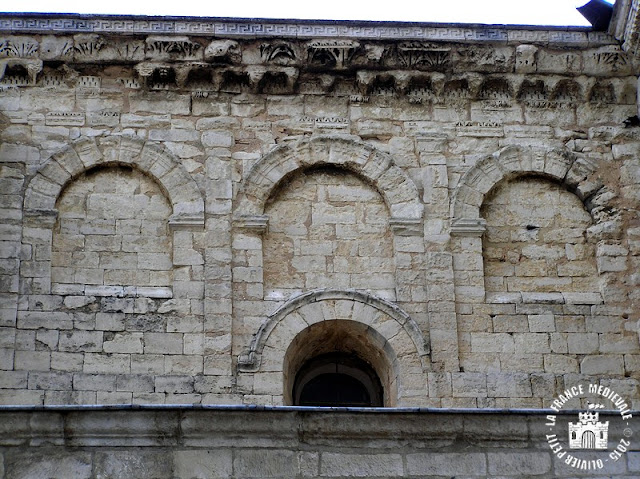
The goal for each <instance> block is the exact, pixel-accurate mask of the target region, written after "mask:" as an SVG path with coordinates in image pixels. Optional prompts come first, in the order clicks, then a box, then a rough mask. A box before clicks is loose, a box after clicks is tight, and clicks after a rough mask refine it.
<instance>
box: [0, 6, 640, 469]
mask: <svg viewBox="0 0 640 479" xmlns="http://www.w3.org/2000/svg"><path fill="white" fill-rule="evenodd" d="M30 19H31V17H29V16H21V15H15V16H10V15H4V16H3V18H2V19H0V89H1V91H0V142H1V143H0V195H1V196H0V201H1V204H2V208H1V210H0V214H1V215H2V216H1V218H2V220H1V222H0V314H1V316H0V403H2V404H23V405H43V404H44V405H56V404H176V403H185V404H220V403H223V404H261V405H281V404H291V401H292V397H291V394H292V393H291V387H292V384H293V380H294V378H295V375H296V373H297V371H298V369H299V368H300V367H301V366H302V365H303V363H304V361H305V360H308V359H311V357H312V356H313V354H324V353H331V352H340V353H349V354H356V355H358V356H360V357H361V358H362V359H364V360H366V361H367V362H368V363H370V364H371V366H372V368H373V369H374V370H375V372H376V373H377V374H378V376H380V379H381V382H382V384H383V386H384V388H385V395H384V396H385V405H387V406H396V405H397V406H423V407H470V408H486V407H497V408H502V407H507V408H522V407H526V408H543V407H547V406H549V404H550V403H551V401H553V398H554V397H556V396H557V395H558V394H559V393H561V392H562V391H564V390H565V389H567V388H568V387H571V386H573V385H575V384H578V383H587V382H597V383H600V384H603V385H605V386H609V387H611V388H613V389H615V390H616V391H617V392H618V393H620V394H621V395H624V396H625V397H627V398H629V401H632V402H633V404H634V406H635V407H638V405H639V404H640V391H639V389H638V381H639V380H640V341H639V337H638V321H639V320H640V313H639V311H640V287H639V286H640V275H639V274H638V271H639V267H640V225H639V216H638V211H639V210H638V204H639V201H640V196H639V194H638V191H639V188H638V186H639V185H640V164H639V161H638V155H639V154H640V133H639V130H638V127H637V126H636V125H635V123H634V120H633V117H634V115H636V114H637V105H636V97H637V95H636V93H637V91H636V90H637V79H636V75H637V65H636V59H635V57H634V55H633V53H632V52H627V51H625V50H623V49H622V48H621V47H620V45H619V43H618V41H617V40H616V39H615V38H614V37H612V36H610V35H608V34H607V33H603V32H592V31H588V30H585V29H565V28H557V29H547V28H539V29H533V28H524V27H490V28H489V27H486V28H485V27H474V26H459V27H455V26H447V25H443V26H442V25H441V26H426V25H425V26H422V25H403V24H398V25H393V26H388V25H384V24H366V23H365V24H359V23H348V22H347V23H339V24H337V26H336V25H333V24H331V25H329V24H326V23H322V22H318V23H314V22H310V23H304V22H303V23H295V22H284V21H282V22H276V21H274V22H251V21H233V20H225V21H222V20H220V21H210V20H206V19H205V20H196V19H184V20H179V21H178V20H175V19H173V20H172V19H154V20H148V19H135V18H125V19H114V18H101V17H79V16H70V17H56V16H43V17H38V18H36V17H33V19H31V20H30ZM32 20H33V21H32ZM625 121H626V122H627V124H625ZM575 406H576V407H577V406H578V404H576V405H575ZM582 406H585V404H582ZM403 457H404V456H403ZM482 457H483V459H482V461H485V462H483V464H490V461H489V460H488V459H487V457H488V456H482ZM403 461H404V459H403V460H402V461H401V462H402V464H403V466H402V468H403V469H402V471H403V472H407V470H406V467H408V466H407V465H406V464H408V462H406V463H405V462H403ZM487 461H489V462H487ZM487 467H490V466H487ZM545 473H546V472H545ZM323 474H324V473H323ZM327 474H328V473H327Z"/></svg>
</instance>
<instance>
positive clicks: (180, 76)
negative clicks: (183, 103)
mask: <svg viewBox="0 0 640 479" xmlns="http://www.w3.org/2000/svg"><path fill="white" fill-rule="evenodd" d="M192 69H193V65H175V66H174V68H173V70H174V71H175V73H176V85H178V86H179V87H180V88H182V87H184V86H185V85H186V84H187V79H188V78H189V72H191V70H192Z"/></svg>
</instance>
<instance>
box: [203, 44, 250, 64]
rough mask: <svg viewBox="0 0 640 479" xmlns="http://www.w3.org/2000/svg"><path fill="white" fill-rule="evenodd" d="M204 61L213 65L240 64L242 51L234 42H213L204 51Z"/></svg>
mask: <svg viewBox="0 0 640 479" xmlns="http://www.w3.org/2000/svg"><path fill="white" fill-rule="evenodd" d="M204 59H205V61H207V62H215V63H231V64H236V63H240V61H241V60H242V50H241V49H240V45H239V44H238V42H236V41H234V40H214V41H212V42H211V43H210V44H209V45H208V46H207V48H206V49H205V51H204Z"/></svg>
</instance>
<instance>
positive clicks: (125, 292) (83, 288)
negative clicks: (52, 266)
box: [51, 284, 173, 299]
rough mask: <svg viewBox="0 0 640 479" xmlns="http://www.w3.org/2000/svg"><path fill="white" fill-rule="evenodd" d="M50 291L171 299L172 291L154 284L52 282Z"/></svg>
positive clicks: (64, 293) (55, 292)
mask: <svg viewBox="0 0 640 479" xmlns="http://www.w3.org/2000/svg"><path fill="white" fill-rule="evenodd" d="M51 291H52V292H53V293H54V294H60V295H69V294H73V295H76V294H84V295H85V296H100V297H117V298H123V297H135V298H157V299H171V298H173V291H172V290H171V288H165V287H156V286H89V285H65V284H53V285H52V288H51Z"/></svg>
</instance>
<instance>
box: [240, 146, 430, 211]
mask: <svg viewBox="0 0 640 479" xmlns="http://www.w3.org/2000/svg"><path fill="white" fill-rule="evenodd" d="M316 165H333V166H336V167H339V168H344V169H347V170H349V171H352V172H353V173H355V174H357V175H359V176H361V177H363V178H364V179H365V180H366V181H367V182H368V183H370V184H372V185H373V186H374V187H375V188H376V189H377V190H378V191H379V192H380V194H381V195H382V196H383V198H384V199H385V202H386V203H387V206H388V207H389V210H390V211H391V215H392V217H397V218H406V219H413V220H420V219H422V215H423V210H424V207H423V205H422V203H421V201H420V196H419V194H418V190H417V188H416V186H415V184H414V183H413V181H412V180H411V178H409V177H408V176H407V174H406V173H405V172H404V171H403V170H402V169H400V168H398V167H397V166H395V165H394V163H393V159H392V158H391V157H390V156H389V155H387V154H385V153H382V152H380V151H378V150H376V149H375V148H373V147H371V146H369V145H367V144H365V143H361V142H359V141H355V140H352V139H349V138H345V137H341V136H324V135H318V136H315V137H312V138H310V139H308V138H302V139H300V140H299V141H296V142H292V143H289V144H285V145H283V146H280V147H278V148H276V149H275V150H273V151H272V152H270V153H269V154H267V155H265V156H264V157H263V158H262V159H260V161H258V162H257V163H256V164H255V165H254V166H253V167H252V168H251V170H250V171H249V173H248V175H247V177H246V178H245V179H244V181H243V184H242V189H241V191H240V195H239V205H238V208H237V213H238V214H239V215H243V216H244V215H249V216H252V215H261V214H263V212H264V205H265V202H266V201H267V199H268V198H269V196H270V195H271V193H272V192H273V190H274V188H276V187H277V185H278V184H279V183H280V181H282V180H283V179H284V178H285V177H287V176H288V175H290V174H291V173H293V172H294V171H297V170H302V169H305V168H309V167H312V166H316Z"/></svg>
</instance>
